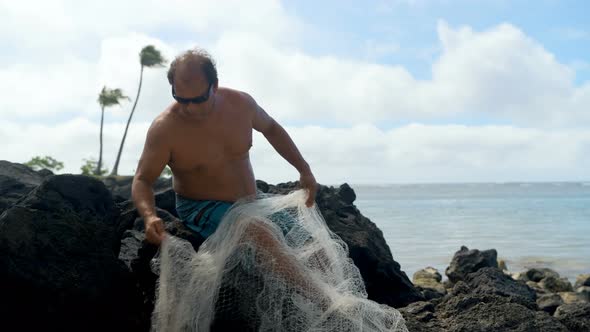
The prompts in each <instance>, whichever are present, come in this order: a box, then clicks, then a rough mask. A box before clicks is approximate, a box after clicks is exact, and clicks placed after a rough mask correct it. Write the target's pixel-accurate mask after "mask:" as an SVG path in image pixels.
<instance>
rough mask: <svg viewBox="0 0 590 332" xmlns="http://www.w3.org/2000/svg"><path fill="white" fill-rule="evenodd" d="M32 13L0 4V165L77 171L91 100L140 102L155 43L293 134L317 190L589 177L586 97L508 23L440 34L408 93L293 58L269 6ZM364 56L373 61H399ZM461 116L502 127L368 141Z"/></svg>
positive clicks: (288, 31)
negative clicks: (37, 163)
mask: <svg viewBox="0 0 590 332" xmlns="http://www.w3.org/2000/svg"><path fill="white" fill-rule="evenodd" d="M30 6H31V4H30V3H29V2H28V1H18V2H14V1H10V2H7V1H2V2H0V10H1V11H2V12H3V13H5V19H4V20H2V21H1V22H0V36H1V37H2V38H3V39H5V40H6V45H13V46H15V47H17V48H18V49H17V51H18V52H17V53H18V54H19V57H16V56H12V57H11V55H9V54H8V53H7V52H5V53H6V54H4V55H3V56H4V57H5V58H6V59H8V60H9V61H4V62H3V65H2V66H0V89H2V91H3V92H4V94H3V98H2V99H0V115H1V116H2V118H3V120H4V122H3V124H2V126H1V127H0V136H1V137H2V142H3V143H2V156H0V157H1V158H6V159H8V160H12V161H21V162H24V161H26V160H28V159H29V158H30V157H32V156H34V155H45V154H48V155H52V156H54V157H56V158H57V159H59V160H62V161H64V162H65V163H66V167H67V171H70V172H78V171H79V166H80V165H81V163H82V161H81V160H82V158H88V157H90V156H94V157H96V154H97V151H98V137H97V136H98V124H99V116H100V110H99V107H98V105H97V103H96V98H97V94H98V92H99V91H100V88H101V87H102V85H105V84H106V85H107V86H109V87H111V88H122V89H123V90H124V92H125V93H126V94H127V95H128V96H129V97H131V98H135V93H136V89H137V83H138V79H139V77H138V76H139V64H138V52H139V51H140V49H141V48H142V47H143V46H145V45H147V44H154V45H156V47H157V48H158V49H159V50H161V51H162V52H163V54H164V56H165V57H167V58H168V59H169V60H171V59H172V58H173V57H174V56H175V55H176V54H177V53H178V52H180V51H182V50H184V49H187V48H189V47H192V46H194V45H195V44H198V45H201V46H204V47H206V48H207V49H208V50H210V51H211V53H212V54H213V56H214V57H215V58H216V60H217V62H218V69H219V76H220V81H221V84H222V85H227V86H230V87H233V88H237V89H241V90H244V91H247V92H249V93H250V94H252V95H253V96H254V97H255V98H256V99H257V101H258V102H259V103H260V104H261V106H263V107H264V108H265V109H266V110H267V111H268V112H269V113H270V114H271V115H273V116H274V117H275V118H277V119H278V120H279V121H280V122H281V123H283V124H287V125H288V124H290V123H291V124H292V123H297V124H302V125H304V127H289V128H290V129H289V131H290V132H291V133H292V135H293V137H294V138H295V141H296V142H297V143H298V145H299V146H300V148H301V150H302V151H303V152H304V154H305V155H306V157H307V158H308V159H309V160H310V162H311V163H312V164H313V165H315V166H314V167H315V169H316V173H317V175H318V178H319V180H320V181H322V182H324V183H337V182H344V181H349V182H384V181H385V182H412V181H418V182H429V181H435V182H437V181H471V180H473V181H476V180H482V181H484V180H489V181H494V180H510V179H513V180H514V179H529V180H534V179H538V180H542V179H562V178H563V177H568V178H571V179H575V178H584V177H586V176H587V175H586V173H584V171H583V170H584V169H585V168H584V167H586V168H587V167H588V166H589V161H588V158H587V157H585V156H587V155H590V153H589V152H590V148H589V143H588V133H587V131H584V127H587V125H588V124H589V123H590V121H589V120H590V114H589V113H588V111H587V109H588V105H590V82H586V83H585V84H581V85H578V86H576V84H575V81H574V79H575V71H574V70H575V68H576V67H575V66H567V65H564V64H561V63H559V62H558V61H557V60H556V59H555V57H554V56H553V55H552V54H551V53H550V52H548V51H547V50H546V49H544V47H543V46H542V45H541V44H539V43H538V42H537V41H535V40H533V39H531V38H530V37H528V36H527V35H526V34H524V33H523V32H522V31H521V30H520V29H518V28H517V27H515V26H513V25H511V24H507V23H505V24H500V25H497V26H494V27H491V28H489V29H486V30H483V31H475V30H473V29H472V28H471V27H451V26H449V25H448V24H447V23H445V22H444V21H440V22H439V23H438V27H437V34H438V38H439V41H440V55H439V56H438V57H437V58H435V59H434V62H433V65H432V78H431V79H427V80H419V79H416V78H415V77H414V76H413V75H412V74H411V73H410V72H409V71H408V70H407V69H406V68H404V67H403V66H400V65H381V64H377V63H372V62H371V61H368V60H367V59H357V60H355V59H350V58H342V57H338V56H336V55H330V56H312V55H310V54H309V53H307V52H306V51H305V50H304V49H302V48H300V47H299V44H298V40H299V38H300V36H301V34H302V33H303V31H305V29H307V28H308V27H307V26H306V25H305V23H304V22H301V21H300V20H299V19H298V18H296V17H292V16H290V15H289V14H288V13H286V12H285V10H284V8H283V7H282V5H281V3H280V2H278V1H270V0H269V1H266V0H259V1H256V2H242V1H221V2H216V3H212V2H206V1H199V2H195V1H191V2H189V1H180V0H176V1H173V2H163V1H154V2H150V4H149V5H146V4H144V3H143V2H138V0H134V1H131V2H124V3H117V4H114V3H109V2H96V3H89V4H82V3H81V2H71V1H65V0H64V1H52V2H43V4H41V6H45V7H36V8H38V9H40V11H30V10H27V8H30ZM113 8H116V11H115V10H113ZM39 12H43V13H44V14H45V15H44V16H43V17H39V16H38V15H39V14H38V13H39ZM236 12H239V13H240V15H233V14H232V15H230V14H228V13H236ZM129 13H136V14H134V15H130V14H129ZM106 18H108V23H107V19H106ZM33 22H36V23H35V24H32V23H33ZM365 46H367V47H368V52H369V53H371V54H373V55H372V56H383V55H386V54H390V53H391V52H395V51H396V50H397V47H398V45H384V44H380V43H378V42H370V43H369V44H367V45H365ZM399 47H404V46H403V45H399ZM15 54H16V53H15ZM23 55H26V56H23ZM165 72H166V69H146V70H145V72H144V81H143V87H142V93H141V97H140V100H139V104H138V108H137V112H136V113H135V114H136V115H135V116H134V120H133V123H132V126H131V127H130V133H129V136H128V140H127V142H126V148H125V153H124V154H123V156H124V159H123V161H122V164H121V167H120V169H121V172H122V173H130V172H131V171H132V170H133V169H134V168H135V166H136V162H137V159H138V158H139V154H140V152H141V147H142V146H143V139H144V135H145V131H146V129H147V127H148V125H149V123H150V122H151V120H152V119H153V118H154V117H155V116H156V115H157V114H158V113H159V112H161V111H162V110H163V109H164V108H165V107H166V106H167V105H168V104H169V103H170V102H171V97H170V87H169V85H168V82H167V80H166V75H165ZM130 108H131V103H125V104H124V105H123V106H122V107H114V108H112V109H107V112H106V125H105V152H104V158H105V164H106V165H107V166H108V167H112V163H113V161H114V158H115V155H116V152H117V148H118V146H119V143H120V139H121V135H122V134H123V129H124V125H125V121H126V119H127V116H128V114H129V113H128V112H129V111H130ZM72 114H74V116H72ZM456 116H462V117H464V118H465V117H469V116H473V117H474V118H475V119H478V118H479V117H485V118H487V119H492V120H498V122H503V123H512V124H513V125H511V126H504V127H494V126H467V127H466V126H453V125H440V126H426V125H419V124H415V125H409V126H404V127H400V128H396V129H392V130H381V129H378V127H379V124H380V123H381V121H387V122H408V121H414V122H418V123H419V122H426V121H430V120H436V121H437V122H439V123H440V122H443V123H444V121H445V120H446V119H449V118H454V117H456ZM360 123H362V125H360ZM322 124H331V125H332V126H334V125H339V126H341V127H343V128H340V129H337V128H336V129H335V128H332V129H326V128H323V127H322V126H321V125H322ZM535 128H537V129H535ZM576 128H578V129H576ZM257 137H258V138H257V141H256V142H257V143H256V145H255V149H254V150H253V160H254V162H255V169H256V170H257V175H259V176H260V177H261V178H263V179H268V180H270V181H275V182H276V181H279V180H281V181H283V180H289V179H292V178H294V177H296V174H295V172H294V171H293V170H292V169H291V168H290V166H289V165H287V164H286V162H284V161H282V160H281V159H280V157H278V155H277V154H276V153H275V152H274V151H273V150H272V148H271V147H270V146H269V145H268V144H267V143H263V141H261V138H260V136H257Z"/></svg>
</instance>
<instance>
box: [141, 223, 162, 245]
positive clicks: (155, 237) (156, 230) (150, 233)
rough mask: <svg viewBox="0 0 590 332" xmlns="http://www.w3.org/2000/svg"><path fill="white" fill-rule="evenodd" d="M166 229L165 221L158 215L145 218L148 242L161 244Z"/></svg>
mask: <svg viewBox="0 0 590 332" xmlns="http://www.w3.org/2000/svg"><path fill="white" fill-rule="evenodd" d="M165 234H166V230H165V229H164V222H163V221H162V219H160V218H159V217H157V216H153V217H149V218H148V219H146V220H145V239H146V240H147V242H149V243H151V244H154V245H157V246H160V244H162V240H164V236H165Z"/></svg>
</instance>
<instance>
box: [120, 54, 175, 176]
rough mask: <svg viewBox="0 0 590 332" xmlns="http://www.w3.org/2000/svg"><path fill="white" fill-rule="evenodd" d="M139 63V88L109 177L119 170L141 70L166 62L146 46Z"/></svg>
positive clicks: (135, 104)
mask: <svg viewBox="0 0 590 332" xmlns="http://www.w3.org/2000/svg"><path fill="white" fill-rule="evenodd" d="M139 62H140V65H141V71H140V72H139V87H138V88H137V96H136V97H135V102H133V107H132V108H131V114H129V119H128V120H127V126H125V132H124V133H123V139H122V140H121V145H120V146H119V153H118V154H117V159H116V160H115V166H113V171H112V172H111V175H117V172H118V169H119V161H120V160H121V153H122V152H123V145H124V144H125V138H127V130H128V129H129V124H130V123H131V118H132V117H133V112H135V106H137V101H138V100H139V92H140V91H141V82H142V81H143V68H144V67H148V68H153V67H164V64H165V63H166V60H165V59H164V57H162V54H161V53H160V51H158V50H157V49H156V48H155V47H154V46H152V45H148V46H146V47H144V48H142V49H141V52H139Z"/></svg>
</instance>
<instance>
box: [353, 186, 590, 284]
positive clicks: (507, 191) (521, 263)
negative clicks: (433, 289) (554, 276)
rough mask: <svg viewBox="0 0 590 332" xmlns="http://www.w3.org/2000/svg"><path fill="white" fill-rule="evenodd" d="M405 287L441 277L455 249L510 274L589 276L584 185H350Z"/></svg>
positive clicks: (588, 202) (589, 194)
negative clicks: (419, 276)
mask: <svg viewBox="0 0 590 332" xmlns="http://www.w3.org/2000/svg"><path fill="white" fill-rule="evenodd" d="M351 187H352V188H353V189H354V190H355V192H356V194H357V200H356V201H355V204H356V206H357V207H358V208H359V209H360V211H361V213H362V214H363V215H365V216H367V217H368V218H370V219H371V220H372V221H373V222H374V223H375V224H377V226H378V227H379V228H380V229H381V230H382V231H383V234H384V237H385V240H386V241H387V244H388V245H389V248H390V249H391V252H392V254H393V257H394V259H395V260H396V261H397V262H398V263H400V264H401V267H402V270H403V271H405V272H406V274H407V275H408V277H409V278H410V279H411V278H412V275H413V274H414V272H416V271H417V270H419V269H422V268H424V267H427V266H432V267H435V268H436V269H438V270H439V272H440V273H441V274H442V275H443V279H447V278H446V276H445V274H444V271H445V268H446V267H447V266H448V265H449V263H450V261H451V258H452V257H453V254H454V253H455V252H456V251H458V250H459V248H460V247H461V246H462V245H465V246H467V247H468V248H469V249H473V248H475V249H479V250H485V249H491V248H494V249H496V250H497V251H498V258H499V259H504V260H505V261H506V263H507V266H508V270H509V271H511V272H517V271H522V270H524V269H527V268H530V267H548V268H551V269H554V270H556V271H557V272H559V274H560V275H561V276H563V277H567V278H568V279H569V280H570V281H571V282H572V283H573V282H574V281H575V278H576V276H577V275H578V274H582V273H590V182H564V183H559V182H555V183H476V184H393V185H381V186H375V185H351Z"/></svg>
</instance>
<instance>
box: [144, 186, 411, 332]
mask: <svg viewBox="0 0 590 332" xmlns="http://www.w3.org/2000/svg"><path fill="white" fill-rule="evenodd" d="M305 199H306V193H305V191H303V190H298V191H295V192H292V193H291V194H289V195H284V196H282V195H277V196H266V197H263V198H259V199H256V200H251V201H245V202H240V203H238V204H235V205H234V206H233V207H232V208H231V209H230V210H229V211H228V213H227V214H226V215H225V217H224V219H223V221H222V222H221V224H220V226H219V228H218V229H217V231H216V232H215V233H214V234H213V235H211V236H210V237H209V238H208V239H207V240H206V241H205V242H204V243H203V244H202V245H201V247H200V248H199V251H198V252H195V250H194V249H193V247H192V246H191V244H190V243H189V242H187V241H185V240H182V239H180V238H177V237H174V236H168V237H167V238H166V240H164V242H163V243H162V245H161V247H160V249H159V251H158V253H157V255H156V257H155V258H154V259H153V260H152V269H153V270H154V272H156V273H157V274H159V280H158V283H157V290H156V304H155V308H154V312H153V315H152V330H153V331H167V332H170V331H210V330H227V329H228V328H229V326H234V327H235V326H239V327H240V330H241V331H248V330H251V331H297V332H299V331H407V329H406V327H405V322H404V319H403V317H402V316H401V314H400V313H399V312H398V311H397V310H396V309H394V308H391V307H389V306H386V305H383V304H378V303H376V302H373V301H370V300H368V299H367V293H366V290H365V286H364V283H363V280H362V278H361V275H360V272H359V270H358V268H357V267H356V266H355V265H354V264H353V262H352V260H351V259H350V258H349V257H348V248H347V246H346V244H345V243H344V242H343V241H342V240H341V239H340V238H339V237H338V236H337V235H336V234H334V233H332V232H331V231H330V230H329V229H328V227H327V226H326V223H325V221H324V219H323V218H322V216H321V214H320V213H319V211H318V209H317V207H315V206H314V207H312V208H308V207H306V206H305ZM231 324H234V325H231Z"/></svg>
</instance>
